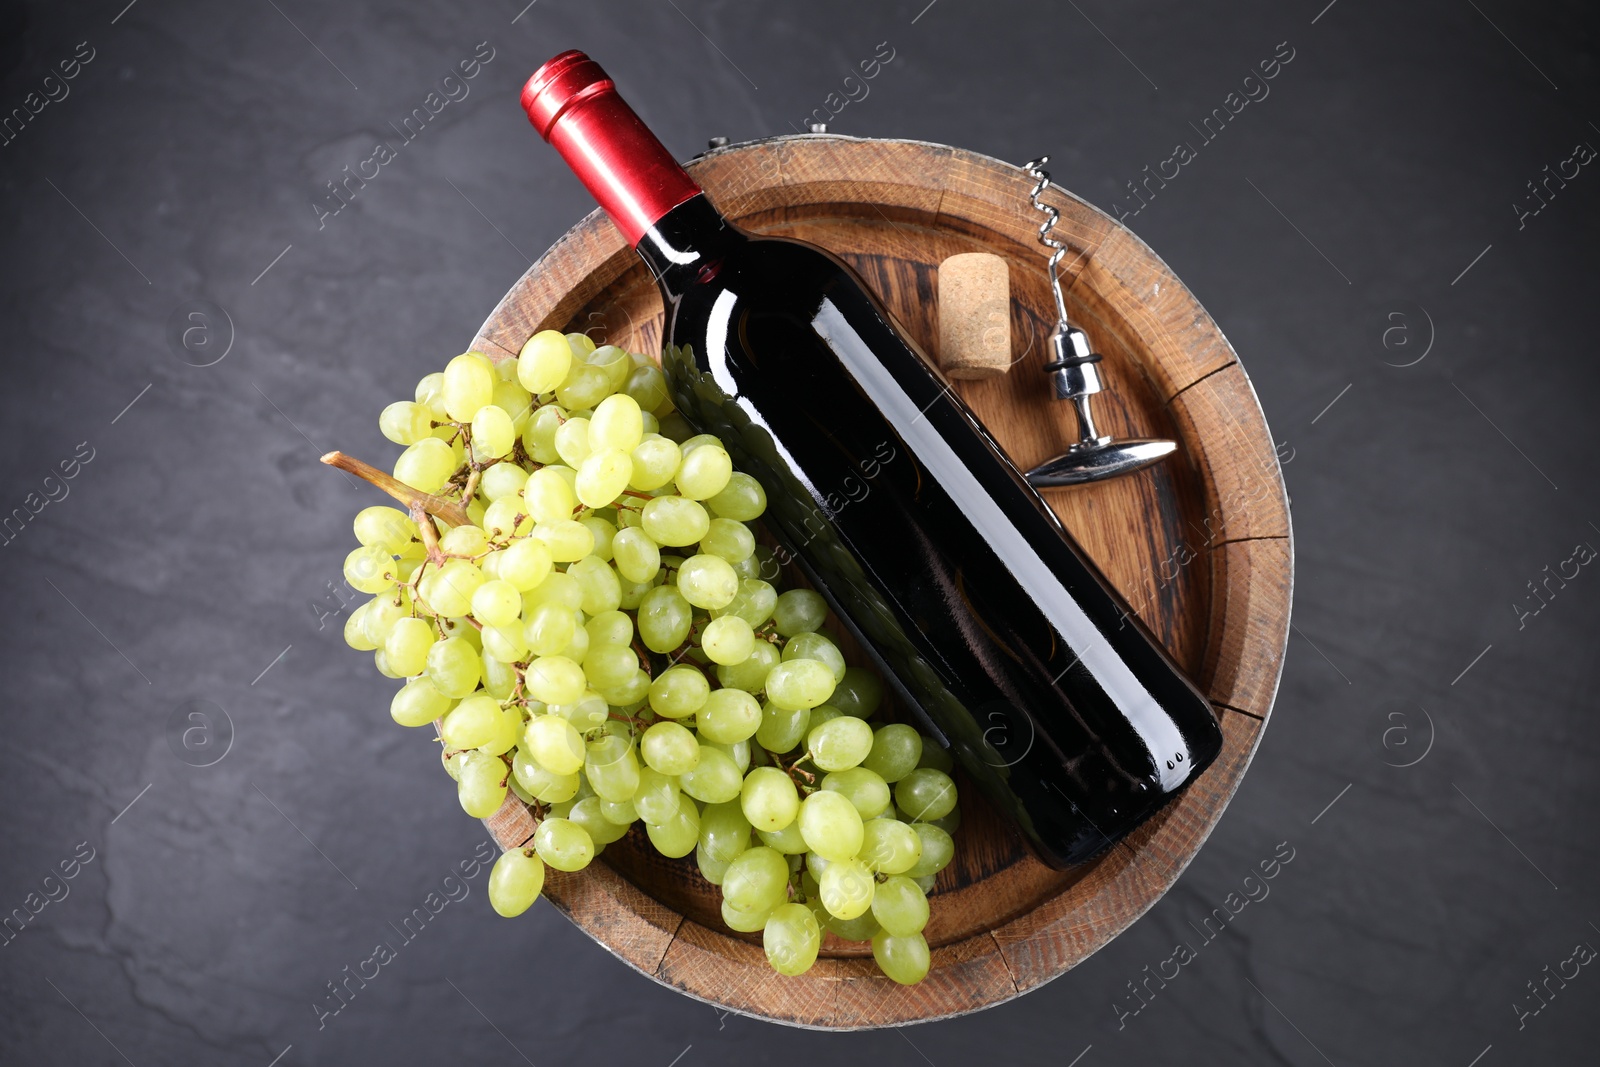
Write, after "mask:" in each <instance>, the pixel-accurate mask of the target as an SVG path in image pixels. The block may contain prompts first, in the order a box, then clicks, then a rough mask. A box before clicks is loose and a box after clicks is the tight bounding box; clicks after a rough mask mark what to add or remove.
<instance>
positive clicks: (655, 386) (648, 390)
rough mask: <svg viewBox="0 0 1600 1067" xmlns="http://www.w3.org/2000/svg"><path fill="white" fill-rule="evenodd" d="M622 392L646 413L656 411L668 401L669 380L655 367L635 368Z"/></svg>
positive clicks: (624, 384)
mask: <svg viewBox="0 0 1600 1067" xmlns="http://www.w3.org/2000/svg"><path fill="white" fill-rule="evenodd" d="M622 391H623V392H624V393H626V394H627V395H628V396H630V397H632V398H633V400H634V402H635V403H637V404H638V405H639V407H641V408H643V409H644V410H645V411H654V410H655V409H656V408H658V407H660V406H661V405H662V404H664V403H666V400H667V380H666V378H665V377H664V376H663V375H662V373H661V371H660V369H659V368H657V367H655V366H653V365H652V366H643V367H635V368H634V369H633V371H632V373H630V374H629V375H628V380H627V381H626V382H624V383H623V386H622Z"/></svg>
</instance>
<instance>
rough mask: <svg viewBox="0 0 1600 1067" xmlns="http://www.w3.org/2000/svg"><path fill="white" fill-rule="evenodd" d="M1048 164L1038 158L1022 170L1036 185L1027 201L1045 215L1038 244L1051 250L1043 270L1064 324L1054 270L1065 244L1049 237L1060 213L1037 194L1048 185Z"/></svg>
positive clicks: (1064, 304) (1064, 305) (1064, 307)
mask: <svg viewBox="0 0 1600 1067" xmlns="http://www.w3.org/2000/svg"><path fill="white" fill-rule="evenodd" d="M1048 162H1050V157H1049V156H1040V157H1039V158H1038V159H1035V160H1032V161H1030V162H1029V163H1027V164H1025V165H1024V166H1023V168H1022V169H1023V170H1025V171H1027V172H1028V176H1029V177H1030V178H1032V179H1033V180H1034V182H1035V183H1036V184H1035V185H1034V187H1033V191H1032V192H1031V193H1029V194H1028V200H1029V201H1030V202H1031V203H1032V204H1033V209H1034V210H1035V211H1042V212H1044V214H1045V220H1044V221H1043V222H1041V223H1040V224H1039V243H1040V244H1042V245H1044V246H1045V247H1046V248H1049V249H1051V250H1052V251H1051V253H1050V261H1049V262H1048V263H1046V264H1045V270H1047V271H1048V272H1049V274H1050V291H1051V292H1052V293H1053V294H1054V295H1055V299H1056V318H1057V320H1058V321H1060V322H1062V323H1065V322H1066V321H1067V302H1066V298H1065V297H1063V296H1062V294H1061V275H1060V273H1059V272H1058V271H1057V269H1056V268H1057V266H1058V265H1059V264H1060V263H1061V260H1062V257H1064V256H1065V255H1066V254H1067V246H1066V243H1065V242H1063V241H1058V240H1057V239H1056V238H1054V237H1051V236H1050V232H1051V231H1052V230H1054V229H1055V228H1056V223H1057V222H1060V221H1061V211H1060V210H1059V209H1058V208H1056V207H1054V206H1052V205H1050V204H1046V203H1044V202H1043V201H1041V200H1040V199H1039V194H1040V193H1042V192H1044V191H1045V189H1046V188H1048V187H1049V185H1050V172H1049V171H1047V170H1045V169H1044V165H1045V164H1046V163H1048Z"/></svg>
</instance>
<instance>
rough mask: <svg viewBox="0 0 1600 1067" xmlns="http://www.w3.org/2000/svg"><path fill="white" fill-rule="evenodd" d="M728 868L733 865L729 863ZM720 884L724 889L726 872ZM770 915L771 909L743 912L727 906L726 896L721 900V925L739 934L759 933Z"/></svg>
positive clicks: (726, 882) (726, 877) (726, 878)
mask: <svg viewBox="0 0 1600 1067" xmlns="http://www.w3.org/2000/svg"><path fill="white" fill-rule="evenodd" d="M728 866H729V867H730V868H731V867H732V866H733V865H732V864H731V863H730V864H729V865H728ZM721 884H722V885H723V886H724V887H725V886H727V884H728V876H727V873H726V870H725V871H724V873H723V876H722V882H721ZM771 914H772V909H771V908H765V909H760V910H756V911H745V910H743V909H741V908H736V907H734V906H733V905H731V904H729V903H728V898H727V897H726V896H724V897H723V898H722V924H723V925H724V926H726V927H727V928H728V929H730V930H734V931H737V932H739V933H741V934H754V933H758V932H760V931H761V929H762V928H764V927H765V926H766V925H767V916H769V915H771Z"/></svg>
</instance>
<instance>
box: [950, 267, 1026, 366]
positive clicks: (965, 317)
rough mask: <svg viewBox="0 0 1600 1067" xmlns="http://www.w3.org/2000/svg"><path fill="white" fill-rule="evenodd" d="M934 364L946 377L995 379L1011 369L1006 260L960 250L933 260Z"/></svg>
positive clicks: (1009, 309)
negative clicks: (936, 268)
mask: <svg viewBox="0 0 1600 1067" xmlns="http://www.w3.org/2000/svg"><path fill="white" fill-rule="evenodd" d="M939 366H940V368H941V369H943V371H944V372H945V374H946V375H948V376H949V377H951V378H968V379H981V378H996V377H999V376H1000V375H1002V374H1004V373H1005V372H1006V371H1008V370H1010V369H1011V286H1010V278H1009V275H1008V273H1007V271H1006V261H1005V260H1003V259H1001V258H1000V257H999V256H997V255H995V254H993V253H992V252H964V253H962V254H961V255H958V256H951V257H950V258H949V259H947V260H945V261H944V262H943V263H941V264H939Z"/></svg>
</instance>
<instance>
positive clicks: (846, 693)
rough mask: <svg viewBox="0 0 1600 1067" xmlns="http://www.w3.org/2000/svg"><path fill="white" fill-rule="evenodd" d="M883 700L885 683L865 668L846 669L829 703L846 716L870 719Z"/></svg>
mask: <svg viewBox="0 0 1600 1067" xmlns="http://www.w3.org/2000/svg"><path fill="white" fill-rule="evenodd" d="M882 700H883V681H882V680H881V679H880V678H879V677H878V676H877V675H876V674H873V673H872V672H871V671H869V670H867V669H865V668H863V667H846V668H845V671H844V677H843V678H841V679H840V680H839V684H838V686H837V687H836V688H835V690H834V693H833V696H831V697H830V698H829V699H828V702H829V703H830V704H832V705H833V706H834V707H836V708H838V709H839V710H840V711H842V712H844V713H845V714H846V715H854V716H855V717H856V718H858V719H869V718H871V717H872V713H873V712H875V711H877V710H878V705H879V704H880V703H881V702H882Z"/></svg>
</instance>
